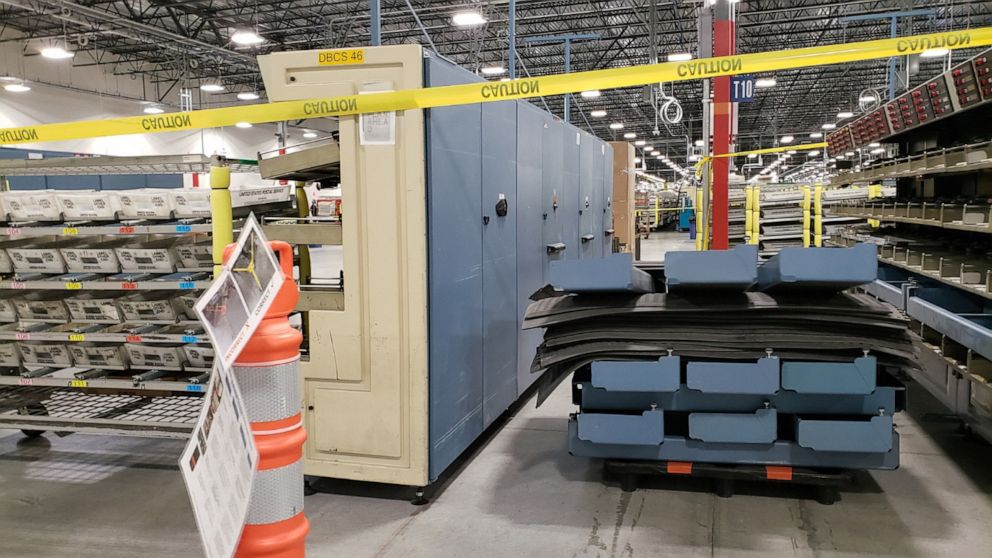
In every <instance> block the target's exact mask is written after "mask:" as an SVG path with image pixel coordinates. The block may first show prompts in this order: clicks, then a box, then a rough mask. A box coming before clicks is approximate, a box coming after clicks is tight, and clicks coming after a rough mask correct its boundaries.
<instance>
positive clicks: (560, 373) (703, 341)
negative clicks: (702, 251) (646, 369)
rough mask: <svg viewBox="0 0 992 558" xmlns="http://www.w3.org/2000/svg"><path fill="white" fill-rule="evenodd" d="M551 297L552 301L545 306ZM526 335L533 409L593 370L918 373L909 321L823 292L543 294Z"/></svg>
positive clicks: (873, 304) (861, 299)
mask: <svg viewBox="0 0 992 558" xmlns="http://www.w3.org/2000/svg"><path fill="white" fill-rule="evenodd" d="M549 295H550V296H549ZM534 298H536V299H537V300H535V301H534V302H533V303H532V304H531V305H530V306H529V307H528V309H527V313H526V315H525V318H524V324H523V327H524V328H525V329H530V328H537V327H543V328H547V329H546V332H545V336H544V342H543V343H542V344H541V346H540V347H539V348H538V350H537V354H536V356H535V359H534V362H533V365H532V372H534V373H543V376H542V378H541V379H540V381H539V397H538V404H540V403H541V402H543V401H544V400H545V399H546V398H547V396H548V395H549V394H550V393H551V391H552V390H553V389H554V387H555V386H557V385H558V383H559V382H560V381H561V380H562V379H564V378H565V377H567V376H568V375H569V374H571V373H572V372H574V371H576V370H578V369H580V368H582V367H583V366H585V365H588V364H589V363H591V362H593V361H597V360H637V361H644V360H649V359H656V358H658V357H661V356H665V355H668V354H675V355H678V356H682V357H687V358H691V359H692V360H696V361H701V360H702V361H705V360H711V361H742V360H752V361H753V360H754V359H757V358H761V357H764V356H766V354H768V353H769V351H770V352H771V354H773V355H774V356H777V357H779V358H781V359H791V360H802V361H822V362H849V361H851V360H853V359H855V358H858V357H860V356H862V355H864V354H871V355H872V356H874V357H876V358H877V359H878V364H879V366H880V367H896V368H904V367H914V366H916V356H915V350H914V346H913V343H912V340H911V339H910V337H909V334H908V332H907V320H906V319H905V318H904V317H903V316H902V315H900V314H899V313H897V312H896V311H895V310H893V309H891V307H889V306H887V305H884V304H882V303H880V302H878V301H876V300H875V299H873V298H871V297H869V296H867V295H862V294H853V293H850V292H840V293H838V292H830V290H829V289H827V290H812V291H810V290H802V291H796V290H788V289H776V290H772V291H771V292H727V291H702V292H700V291H691V290H690V291H680V292H673V293H666V294H662V293H647V294H634V293H630V294H616V293H606V294H603V293H592V294H590V293H586V294H574V293H568V292H556V293H553V292H552V291H550V290H548V289H542V290H541V291H539V292H538V293H535V297H534Z"/></svg>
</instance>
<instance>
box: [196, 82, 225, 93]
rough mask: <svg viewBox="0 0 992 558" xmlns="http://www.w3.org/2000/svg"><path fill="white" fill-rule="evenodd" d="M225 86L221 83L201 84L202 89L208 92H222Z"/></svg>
mask: <svg viewBox="0 0 992 558" xmlns="http://www.w3.org/2000/svg"><path fill="white" fill-rule="evenodd" d="M224 89H225V87H224V86H223V85H221V84H219V83H204V84H203V85H201V86H200V91H206V92H207V93H220V92H221V91H223V90H224Z"/></svg>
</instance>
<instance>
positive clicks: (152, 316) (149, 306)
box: [117, 291, 184, 324]
mask: <svg viewBox="0 0 992 558" xmlns="http://www.w3.org/2000/svg"><path fill="white" fill-rule="evenodd" d="M117 306H118V308H120V310H121V316H122V317H123V318H124V321H127V322H139V323H166V324H173V323H176V322H177V321H179V318H180V316H183V315H184V313H183V312H184V309H183V305H182V303H181V302H179V300H178V297H177V296H176V293H173V292H170V291H165V292H162V291H158V292H151V293H141V294H134V295H131V296H127V297H123V298H120V299H118V300H117Z"/></svg>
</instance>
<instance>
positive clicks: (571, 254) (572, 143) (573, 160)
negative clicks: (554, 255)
mask: <svg viewBox="0 0 992 558" xmlns="http://www.w3.org/2000/svg"><path fill="white" fill-rule="evenodd" d="M560 129H561V134H562V151H563V153H564V156H565V159H564V172H563V173H562V174H563V175H564V180H563V183H562V191H561V192H560V194H561V195H560V196H559V198H558V200H559V201H558V203H559V204H560V205H559V207H558V211H560V212H561V215H562V226H563V229H562V239H563V242H564V243H565V245H566V246H567V247H568V250H566V251H565V259H566V260H575V259H578V258H579V257H581V256H580V251H581V250H582V248H581V247H580V244H581V242H580V241H579V236H580V234H581V233H579V230H580V228H579V210H580V209H581V206H580V205H579V195H580V192H581V189H580V179H579V159H580V158H581V157H580V149H581V142H582V141H583V138H582V134H581V133H580V132H579V130H578V129H577V128H575V127H574V126H572V125H570V124H562V125H561V128H560ZM585 141H586V142H589V141H590V140H589V138H588V137H587V138H585Z"/></svg>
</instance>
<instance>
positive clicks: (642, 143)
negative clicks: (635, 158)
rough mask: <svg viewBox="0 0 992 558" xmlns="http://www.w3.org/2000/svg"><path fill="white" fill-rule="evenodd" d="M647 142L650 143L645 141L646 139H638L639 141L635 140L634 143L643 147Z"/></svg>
mask: <svg viewBox="0 0 992 558" xmlns="http://www.w3.org/2000/svg"><path fill="white" fill-rule="evenodd" d="M647 143H648V142H646V141H644V140H637V141H635V142H634V145H636V146H637V147H643V146H644V145H646V144H647Z"/></svg>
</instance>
